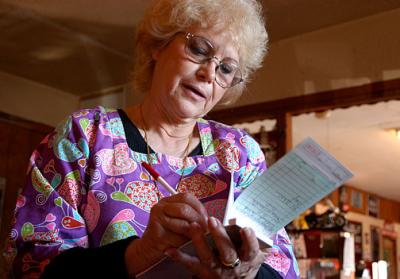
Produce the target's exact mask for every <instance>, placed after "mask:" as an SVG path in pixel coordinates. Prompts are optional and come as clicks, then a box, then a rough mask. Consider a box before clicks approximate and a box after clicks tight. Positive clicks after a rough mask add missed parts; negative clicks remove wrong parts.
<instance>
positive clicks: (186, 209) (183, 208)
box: [164, 202, 203, 223]
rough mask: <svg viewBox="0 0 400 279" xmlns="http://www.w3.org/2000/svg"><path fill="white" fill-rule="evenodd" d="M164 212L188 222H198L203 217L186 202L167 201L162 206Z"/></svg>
mask: <svg viewBox="0 0 400 279" xmlns="http://www.w3.org/2000/svg"><path fill="white" fill-rule="evenodd" d="M164 213H165V214H166V215H167V216H169V217H172V218H179V219H182V220H185V221H187V222H188V223H193V222H196V223H200V222H202V219H203V216H201V215H200V214H199V213H198V212H197V211H196V210H195V209H194V208H193V207H191V206H190V205H188V204H186V203H178V202H175V203H168V204H166V205H165V206H164Z"/></svg>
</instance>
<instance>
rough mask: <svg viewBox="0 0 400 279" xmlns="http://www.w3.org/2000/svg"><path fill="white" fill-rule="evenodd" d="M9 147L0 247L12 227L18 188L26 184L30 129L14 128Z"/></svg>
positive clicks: (10, 135)
mask: <svg viewBox="0 0 400 279" xmlns="http://www.w3.org/2000/svg"><path fill="white" fill-rule="evenodd" d="M9 138H10V141H9V148H8V154H7V176H6V178H7V187H6V195H5V201H4V210H3V222H4V224H3V225H2V229H1V234H0V241H1V242H0V245H1V246H0V247H4V240H5V239H6V237H7V234H8V231H9V229H10V222H11V217H12V213H13V210H14V208H15V201H16V198H17V191H18V188H21V187H22V186H23V185H24V184H25V172H26V167H27V166H28V160H29V156H30V153H31V152H32V150H31V146H30V131H29V130H27V129H23V128H22V129H21V128H14V129H13V131H12V133H10V134H9Z"/></svg>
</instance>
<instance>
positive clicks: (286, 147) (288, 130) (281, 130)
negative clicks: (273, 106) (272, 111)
mask: <svg viewBox="0 0 400 279" xmlns="http://www.w3.org/2000/svg"><path fill="white" fill-rule="evenodd" d="M276 121H277V123H276V126H277V128H278V142H277V159H279V158H281V157H283V156H284V155H285V154H286V153H287V152H289V151H290V149H292V115H291V114H290V113H288V112H286V113H280V114H279V115H278V116H277V118H276Z"/></svg>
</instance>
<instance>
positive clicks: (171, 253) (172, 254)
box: [164, 248, 174, 258]
mask: <svg viewBox="0 0 400 279" xmlns="http://www.w3.org/2000/svg"><path fill="white" fill-rule="evenodd" d="M164 255H166V256H167V257H170V258H172V257H173V256H174V251H173V250H172V249H169V248H167V249H165V250H164Z"/></svg>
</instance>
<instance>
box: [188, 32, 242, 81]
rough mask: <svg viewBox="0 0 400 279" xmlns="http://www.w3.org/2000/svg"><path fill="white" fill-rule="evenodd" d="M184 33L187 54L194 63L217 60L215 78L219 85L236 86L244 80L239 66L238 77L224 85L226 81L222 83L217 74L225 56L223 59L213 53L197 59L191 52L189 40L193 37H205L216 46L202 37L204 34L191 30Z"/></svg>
mask: <svg viewBox="0 0 400 279" xmlns="http://www.w3.org/2000/svg"><path fill="white" fill-rule="evenodd" d="M184 34H185V39H186V42H185V52H186V55H187V56H188V58H189V60H190V61H192V62H194V63H197V64H204V63H207V62H209V61H211V60H214V59H215V60H216V61H217V66H216V67H215V78H214V80H215V82H216V83H217V84H218V85H219V86H221V87H222V88H232V87H234V86H235V85H238V84H239V83H241V82H243V75H242V71H241V70H240V68H239V66H237V68H236V72H235V76H237V75H238V76H237V78H233V79H232V82H231V84H229V85H224V83H222V82H221V81H219V80H218V79H217V76H218V74H217V71H218V69H219V68H220V66H221V64H223V63H222V61H223V60H224V59H225V58H223V59H222V60H220V59H219V58H218V57H217V56H215V55H212V56H210V57H207V58H206V59H204V60H202V61H198V60H196V59H195V58H194V57H193V55H191V54H190V53H191V51H190V50H189V41H190V40H191V39H193V38H195V37H196V38H201V39H203V40H204V41H206V42H207V43H208V44H209V45H210V46H211V47H212V48H213V49H214V47H213V45H212V43H211V42H210V41H209V40H207V39H206V38H204V37H202V36H196V35H194V34H192V33H190V32H186V33H184Z"/></svg>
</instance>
